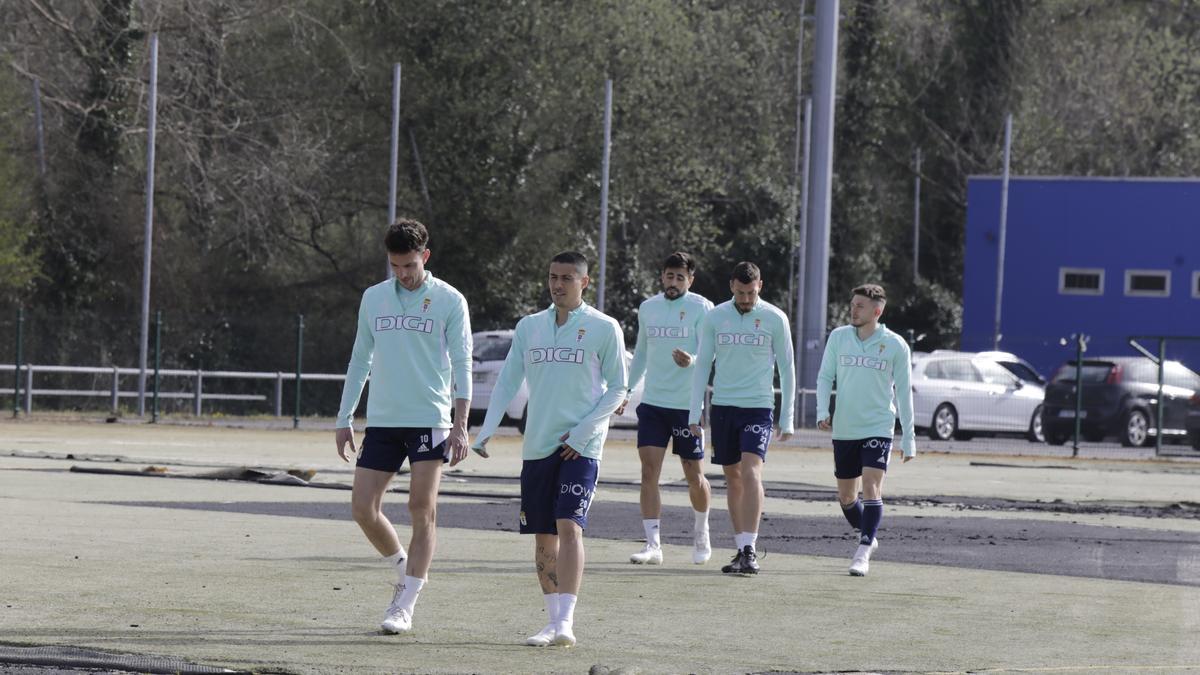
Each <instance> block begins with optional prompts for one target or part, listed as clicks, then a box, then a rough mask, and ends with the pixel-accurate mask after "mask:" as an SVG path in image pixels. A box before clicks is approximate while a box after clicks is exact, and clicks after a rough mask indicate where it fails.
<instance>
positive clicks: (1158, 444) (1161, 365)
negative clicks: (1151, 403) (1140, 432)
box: [1154, 337, 1167, 457]
mask: <svg viewBox="0 0 1200 675" xmlns="http://www.w3.org/2000/svg"><path fill="white" fill-rule="evenodd" d="M1166 369H1167V339H1166V338H1161V337H1160V338H1158V415H1157V417H1158V422H1157V424H1158V427H1157V428H1158V433H1156V434H1154V456H1155V457H1157V456H1159V455H1161V454H1162V439H1163V409H1164V408H1166V406H1165V405H1163V371H1165V370H1166Z"/></svg>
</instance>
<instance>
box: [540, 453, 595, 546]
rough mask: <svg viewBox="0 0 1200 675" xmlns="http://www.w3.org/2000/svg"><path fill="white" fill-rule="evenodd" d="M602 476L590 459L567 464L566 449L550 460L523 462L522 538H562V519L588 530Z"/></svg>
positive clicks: (547, 458) (577, 458) (551, 456)
mask: <svg viewBox="0 0 1200 675" xmlns="http://www.w3.org/2000/svg"><path fill="white" fill-rule="evenodd" d="M599 474H600V462H598V461H596V460H594V459H589V458H587V457H576V458H575V459H572V460H564V459H563V457H562V448H559V449H557V450H555V451H554V454H552V455H550V456H549V457H544V458H542V459H527V460H525V461H524V462H522V463H521V534H558V523H557V522H555V521H557V520H558V519H559V518H565V519H567V520H573V521H575V522H576V523H579V527H581V528H583V529H587V514H588V509H589V508H591V506H592V498H593V497H595V496H596V478H597V476H598V475H599Z"/></svg>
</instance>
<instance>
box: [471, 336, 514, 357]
mask: <svg viewBox="0 0 1200 675" xmlns="http://www.w3.org/2000/svg"><path fill="white" fill-rule="evenodd" d="M511 345H512V338H509V337H504V336H500V335H486V336H484V337H481V338H478V339H476V340H475V350H474V351H473V352H472V353H471V356H473V357H475V359H476V360H478V361H503V360H504V357H506V356H508V348H509V346H511Z"/></svg>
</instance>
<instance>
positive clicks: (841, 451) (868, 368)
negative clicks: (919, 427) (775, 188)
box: [817, 284, 917, 577]
mask: <svg viewBox="0 0 1200 675" xmlns="http://www.w3.org/2000/svg"><path fill="white" fill-rule="evenodd" d="M851 296H852V297H851V299H850V325H849V326H842V327H841V328H837V329H835V330H834V331H833V332H832V333H830V334H829V339H828V340H826V342H825V354H824V355H823V356H822V357H821V370H820V372H819V373H818V374H817V428H819V429H821V430H822V431H830V430H832V431H833V462H834V472H833V474H834V476H836V477H837V485H838V501H839V502H840V503H841V505H842V513H843V514H844V515H845V516H846V520H847V521H849V522H850V525H851V527H853V528H854V529H856V530H858V531H859V541H858V549H857V550H855V552H854V557H853V558H852V559H851V561H850V574H851V575H853V576H856V577H861V576H865V575H866V573H867V569H868V568H869V567H870V562H871V554H872V553H873V552H874V551H875V549H876V548H878V547H879V541H878V540H877V539H876V538H875V533H876V531H877V530H878V529H879V521H880V519H882V518H883V476H884V473H885V472H886V471H887V468H888V459H889V456H890V455H891V451H892V432H893V431H894V430H895V428H896V417H897V416H899V417H900V431H901V435H900V449H901V451H902V452H903V454H904V461H905V462H907V461H909V460H911V459H912V458H913V457H916V456H917V448H916V443H915V440H914V434H913V406H912V384H911V380H912V362H911V358H910V353H909V349H908V343H907V342H905V341H904V339H903V338H901V337H900V336H899V335H896V334H895V333H893V332H892V331H890V330H888V329H887V326H885V325H883V324H881V323H879V317H880V316H881V315H882V314H883V308H884V305H886V304H887V294H886V293H884V290H883V287H882V286H877V285H875V284H865V285H863V286H859V287H858V288H855V289H854V290H853V291H852V292H851ZM835 381H836V382H837V405H836V406H835V407H834V413H833V416H832V417H830V415H829V397H830V394H831V393H832V391H833V385H834V382H835ZM893 400H894V403H893ZM860 482H861V486H862V499H859V497H858V491H859V485H860Z"/></svg>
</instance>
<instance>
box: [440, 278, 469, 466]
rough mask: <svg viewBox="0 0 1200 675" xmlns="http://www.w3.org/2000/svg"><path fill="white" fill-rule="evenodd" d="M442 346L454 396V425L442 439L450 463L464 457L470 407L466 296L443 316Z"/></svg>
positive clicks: (459, 460)
mask: <svg viewBox="0 0 1200 675" xmlns="http://www.w3.org/2000/svg"><path fill="white" fill-rule="evenodd" d="M445 337H446V349H447V351H448V352H449V353H450V378H451V383H452V384H451V391H452V394H453V398H454V426H453V427H452V428H451V429H450V436H449V437H448V438H447V439H446V441H447V443H446V446H447V449H448V450H449V452H450V466H454V465H455V464H458V463H459V462H461V461H463V460H464V459H466V457H467V442H468V440H469V436H468V434H467V417H468V416H469V415H470V409H471V365H472V363H471V351H472V349H473V347H474V345H473V344H472V338H471V315H470V314H469V312H468V310H467V300H466V298H464V297H462V296H461V295H459V296H458V305H457V306H456V307H455V308H454V311H452V312H450V315H449V316H448V317H447V318H446V332H445Z"/></svg>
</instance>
